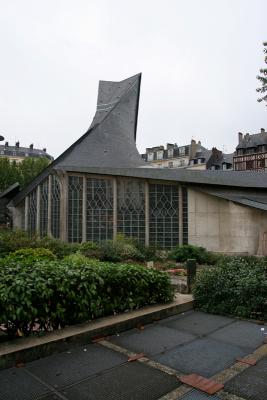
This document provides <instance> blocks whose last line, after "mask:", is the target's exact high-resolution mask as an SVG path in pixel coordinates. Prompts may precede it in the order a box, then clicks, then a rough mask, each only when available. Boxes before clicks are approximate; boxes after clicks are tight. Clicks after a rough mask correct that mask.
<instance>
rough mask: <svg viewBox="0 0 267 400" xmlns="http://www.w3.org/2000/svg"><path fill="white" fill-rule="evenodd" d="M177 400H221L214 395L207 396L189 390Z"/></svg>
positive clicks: (197, 391)
mask: <svg viewBox="0 0 267 400" xmlns="http://www.w3.org/2000/svg"><path fill="white" fill-rule="evenodd" d="M177 400H221V399H220V398H219V397H218V396H216V395H212V396H210V395H208V394H206V393H203V392H200V391H199V390H195V389H193V390H190V392H188V393H186V394H184V395H183V396H182V397H179V399H177Z"/></svg>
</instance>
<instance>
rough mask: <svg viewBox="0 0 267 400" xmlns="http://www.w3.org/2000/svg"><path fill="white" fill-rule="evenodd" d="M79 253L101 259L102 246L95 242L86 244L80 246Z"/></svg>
mask: <svg viewBox="0 0 267 400" xmlns="http://www.w3.org/2000/svg"><path fill="white" fill-rule="evenodd" d="M79 252H80V253H81V254H82V255H84V256H86V257H89V258H99V257H100V246H99V244H98V243H95V242H84V243H81V244H80V246H79Z"/></svg>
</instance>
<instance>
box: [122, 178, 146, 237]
mask: <svg viewBox="0 0 267 400" xmlns="http://www.w3.org/2000/svg"><path fill="white" fill-rule="evenodd" d="M117 230H118V233H123V234H124V235H126V236H129V237H134V238H136V239H138V241H139V242H142V243H144V242H145V184H144V182H143V181H134V180H128V179H127V180H126V179H120V180H119V181H118V208H117Z"/></svg>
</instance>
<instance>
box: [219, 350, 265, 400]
mask: <svg viewBox="0 0 267 400" xmlns="http://www.w3.org/2000/svg"><path fill="white" fill-rule="evenodd" d="M225 390H226V391H227V392H230V393H232V394H235V395H237V396H239V397H243V398H244V399H248V400H265V399H267V357H266V358H263V359H262V360H260V361H259V362H258V364H257V365H255V366H252V367H249V368H247V369H246V370H245V371H243V372H241V374H239V375H236V376H235V377H234V378H232V379H231V380H229V381H228V382H226V384H225Z"/></svg>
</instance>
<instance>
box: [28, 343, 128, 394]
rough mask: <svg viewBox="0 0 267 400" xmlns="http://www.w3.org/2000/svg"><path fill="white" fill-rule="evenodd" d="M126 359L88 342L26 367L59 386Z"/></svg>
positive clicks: (111, 366)
mask: <svg viewBox="0 0 267 400" xmlns="http://www.w3.org/2000/svg"><path fill="white" fill-rule="evenodd" d="M85 350H86V351H85ZM126 361H127V357H126V356H124V355H123V354H120V353H118V352H115V351H113V350H110V349H107V348H104V347H103V346H100V345H98V344H90V345H87V346H83V347H78V348H77V347H75V348H72V349H70V351H69V352H64V353H59V354H54V355H52V356H49V357H46V358H42V359H40V360H37V361H33V362H31V363H29V364H27V365H26V368H27V369H28V370H29V371H30V372H31V373H33V374H34V375H36V376H37V377H38V378H40V379H42V380H43V381H44V382H46V383H48V384H50V385H51V386H53V387H55V388H61V387H64V386H67V385H71V384H73V383H75V382H78V381H80V380H82V379H85V378H87V377H90V376H92V375H95V374H97V373H99V372H102V371H105V370H108V369H109V368H113V367H114V366H117V365H120V364H122V363H124V362H126Z"/></svg>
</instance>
